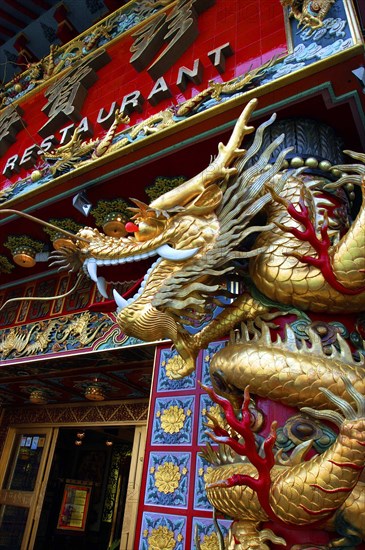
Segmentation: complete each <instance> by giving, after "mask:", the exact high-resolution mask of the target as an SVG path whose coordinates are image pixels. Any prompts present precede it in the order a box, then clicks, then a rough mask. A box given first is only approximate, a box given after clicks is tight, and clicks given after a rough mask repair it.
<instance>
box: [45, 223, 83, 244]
mask: <svg viewBox="0 0 365 550" xmlns="http://www.w3.org/2000/svg"><path fill="white" fill-rule="evenodd" d="M48 223H49V224H51V225H53V226H54V228H51V227H44V228H43V231H44V232H45V233H47V234H48V235H49V236H50V239H51V241H52V244H53V248H54V249H55V250H59V249H60V248H63V247H66V248H71V249H72V248H73V247H75V244H74V243H73V242H72V240H71V239H70V238H67V236H65V234H64V233H63V232H62V231H57V228H60V229H63V230H65V231H68V232H70V233H74V234H75V235H76V233H77V232H78V231H79V230H80V229H82V225H81V224H79V223H76V222H75V221H74V220H72V219H71V218H61V219H56V218H52V219H50V220H49V222H48Z"/></svg>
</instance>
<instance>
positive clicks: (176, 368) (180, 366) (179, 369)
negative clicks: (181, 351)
mask: <svg viewBox="0 0 365 550" xmlns="http://www.w3.org/2000/svg"><path fill="white" fill-rule="evenodd" d="M185 368H186V365H185V361H184V360H183V358H182V357H181V356H180V355H174V356H173V357H171V358H170V359H169V360H168V361H167V363H166V367H165V370H166V376H167V378H169V379H170V380H179V379H180V378H182V373H183V372H184V369H185Z"/></svg>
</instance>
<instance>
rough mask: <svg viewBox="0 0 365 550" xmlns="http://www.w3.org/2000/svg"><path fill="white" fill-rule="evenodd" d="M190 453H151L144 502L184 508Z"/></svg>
mask: <svg viewBox="0 0 365 550" xmlns="http://www.w3.org/2000/svg"><path fill="white" fill-rule="evenodd" d="M190 462H191V453H168V454H166V452H163V453H151V454H150V457H149V462H148V477H147V483H146V494H145V504H153V505H158V506H172V507H174V508H186V507H187V504H188V482H189V474H190Z"/></svg>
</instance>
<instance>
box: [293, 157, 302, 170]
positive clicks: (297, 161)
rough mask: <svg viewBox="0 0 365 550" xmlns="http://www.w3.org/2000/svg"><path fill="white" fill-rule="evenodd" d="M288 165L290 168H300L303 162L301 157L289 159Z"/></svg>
mask: <svg viewBox="0 0 365 550" xmlns="http://www.w3.org/2000/svg"><path fill="white" fill-rule="evenodd" d="M290 165H291V167H292V168H301V167H302V166H304V160H303V159H302V158H301V157H294V158H292V159H291V161H290Z"/></svg>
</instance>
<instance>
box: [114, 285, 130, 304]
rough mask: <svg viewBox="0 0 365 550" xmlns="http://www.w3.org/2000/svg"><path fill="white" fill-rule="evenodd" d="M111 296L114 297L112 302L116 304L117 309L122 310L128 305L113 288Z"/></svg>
mask: <svg viewBox="0 0 365 550" xmlns="http://www.w3.org/2000/svg"><path fill="white" fill-rule="evenodd" d="M113 296H114V300H115V302H116V304H117V306H118V307H121V308H124V307H125V306H127V305H128V302H127V300H125V299H124V298H123V297H122V296H121V295H120V294H119V292H118V291H117V290H115V288H114V289H113Z"/></svg>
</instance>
